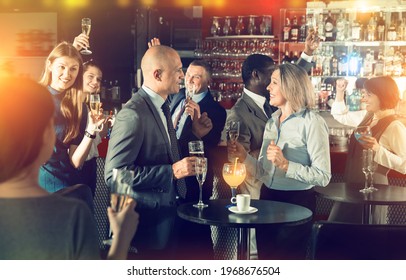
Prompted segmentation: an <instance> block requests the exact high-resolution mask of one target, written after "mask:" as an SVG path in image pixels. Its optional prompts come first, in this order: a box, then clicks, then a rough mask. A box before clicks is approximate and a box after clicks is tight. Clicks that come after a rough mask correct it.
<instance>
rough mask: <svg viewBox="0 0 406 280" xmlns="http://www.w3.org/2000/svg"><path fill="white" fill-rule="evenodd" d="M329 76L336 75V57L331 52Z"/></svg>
mask: <svg viewBox="0 0 406 280" xmlns="http://www.w3.org/2000/svg"><path fill="white" fill-rule="evenodd" d="M332 48H333V47H332ZM332 52H333V50H332ZM330 70H331V76H338V57H337V56H336V54H335V53H334V52H333V56H332V57H331V66H330Z"/></svg>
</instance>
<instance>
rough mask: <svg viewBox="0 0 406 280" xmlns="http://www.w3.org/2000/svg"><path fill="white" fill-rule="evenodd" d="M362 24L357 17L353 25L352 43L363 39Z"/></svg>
mask: <svg viewBox="0 0 406 280" xmlns="http://www.w3.org/2000/svg"><path fill="white" fill-rule="evenodd" d="M361 34H362V29H361V24H360V23H359V21H358V19H357V17H356V16H355V18H354V20H353V22H352V25H351V39H352V41H361V38H362V35H361Z"/></svg>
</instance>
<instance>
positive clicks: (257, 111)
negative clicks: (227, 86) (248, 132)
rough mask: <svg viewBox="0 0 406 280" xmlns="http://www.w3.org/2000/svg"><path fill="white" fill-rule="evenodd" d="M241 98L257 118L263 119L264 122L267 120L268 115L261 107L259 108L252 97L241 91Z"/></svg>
mask: <svg viewBox="0 0 406 280" xmlns="http://www.w3.org/2000/svg"><path fill="white" fill-rule="evenodd" d="M241 98H242V100H243V101H244V102H245V104H247V107H248V108H249V109H250V110H251V111H252V112H253V114H254V115H255V116H256V117H257V118H259V119H261V120H263V121H264V122H267V121H268V117H267V116H266V115H265V113H264V112H263V110H262V108H259V107H258V105H257V104H256V103H255V102H254V100H253V99H252V98H250V97H249V96H248V95H246V94H245V93H243V95H242V97H241Z"/></svg>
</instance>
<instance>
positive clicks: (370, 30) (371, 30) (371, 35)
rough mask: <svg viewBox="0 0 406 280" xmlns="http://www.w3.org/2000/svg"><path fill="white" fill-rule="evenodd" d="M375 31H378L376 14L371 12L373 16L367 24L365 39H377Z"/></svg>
mask: <svg viewBox="0 0 406 280" xmlns="http://www.w3.org/2000/svg"><path fill="white" fill-rule="evenodd" d="M375 32H376V20H375V17H374V14H373V13H371V17H370V18H369V21H368V25H367V36H366V38H365V40H366V41H370V42H372V41H375Z"/></svg>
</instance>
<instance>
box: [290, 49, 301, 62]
mask: <svg viewBox="0 0 406 280" xmlns="http://www.w3.org/2000/svg"><path fill="white" fill-rule="evenodd" d="M298 60H299V56H298V53H297V51H294V52H293V56H292V59H291V60H290V63H292V64H296V62H297V61H298Z"/></svg>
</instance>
